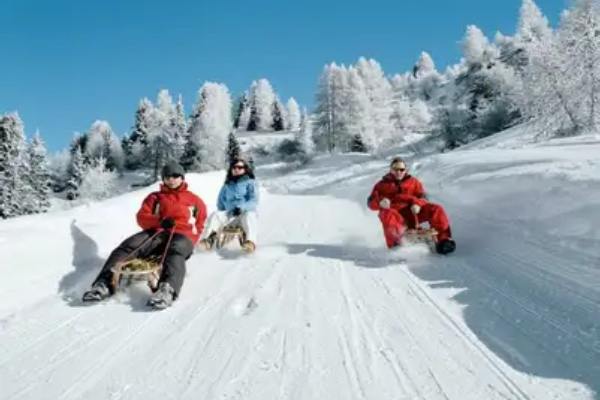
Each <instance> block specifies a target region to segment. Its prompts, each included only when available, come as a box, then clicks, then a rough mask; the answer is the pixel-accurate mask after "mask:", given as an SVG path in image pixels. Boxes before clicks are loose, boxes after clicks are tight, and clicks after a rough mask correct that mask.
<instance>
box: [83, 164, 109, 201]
mask: <svg viewBox="0 0 600 400" xmlns="http://www.w3.org/2000/svg"><path fill="white" fill-rule="evenodd" d="M117 178H118V176H117V173H116V172H115V171H112V170H110V169H109V168H108V166H107V163H106V159H105V158H104V157H102V156H100V157H98V158H94V159H93V161H92V164H91V165H90V166H89V168H87V169H86V171H85V173H84V174H83V177H82V180H81V185H80V187H79V197H80V198H81V199H83V200H102V199H106V198H108V197H110V196H111V195H113V194H114V193H115V190H116V187H117Z"/></svg>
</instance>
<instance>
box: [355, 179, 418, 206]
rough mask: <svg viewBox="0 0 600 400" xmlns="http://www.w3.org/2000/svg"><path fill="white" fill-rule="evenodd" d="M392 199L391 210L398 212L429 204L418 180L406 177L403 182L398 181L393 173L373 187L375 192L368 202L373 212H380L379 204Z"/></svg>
mask: <svg viewBox="0 0 600 400" xmlns="http://www.w3.org/2000/svg"><path fill="white" fill-rule="evenodd" d="M384 198H388V199H390V202H391V203H392V205H391V208H394V209H396V210H398V211H401V210H402V209H405V208H407V207H410V206H412V205H413V204H418V205H419V206H421V207H422V206H424V205H425V204H427V200H426V199H425V190H424V189H423V185H422V184H421V182H419V180H418V179H417V178H414V177H412V176H410V175H406V176H405V177H404V178H402V180H398V179H396V177H394V175H392V174H391V173H389V174H387V175H385V176H384V177H383V178H381V180H380V181H379V182H377V183H376V184H375V186H374V187H373V191H372V192H371V195H370V196H369V199H368V200H367V204H368V205H369V208H370V209H371V210H375V211H377V210H379V202H380V201H381V200H382V199H384Z"/></svg>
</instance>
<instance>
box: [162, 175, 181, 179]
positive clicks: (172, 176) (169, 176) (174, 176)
mask: <svg viewBox="0 0 600 400" xmlns="http://www.w3.org/2000/svg"><path fill="white" fill-rule="evenodd" d="M168 178H174V179H177V178H183V175H179V174H173V175H167V176H165V178H164V179H168Z"/></svg>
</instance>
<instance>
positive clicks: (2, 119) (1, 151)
mask: <svg viewBox="0 0 600 400" xmlns="http://www.w3.org/2000/svg"><path fill="white" fill-rule="evenodd" d="M27 167H28V165H27V157H26V152H25V132H24V128H23V121H21V118H20V117H19V114H17V113H9V114H4V115H2V116H0V218H10V217H14V216H17V215H22V214H24V210H23V203H22V197H23V195H24V194H25V193H26V191H27V184H26V182H25V181H24V179H23V178H24V174H25V173H26V168H27Z"/></svg>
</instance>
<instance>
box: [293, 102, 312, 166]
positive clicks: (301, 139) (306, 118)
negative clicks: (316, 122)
mask: <svg viewBox="0 0 600 400" xmlns="http://www.w3.org/2000/svg"><path fill="white" fill-rule="evenodd" d="M296 132H297V133H296V134H295V138H296V141H298V143H300V148H301V149H302V151H303V152H304V154H305V155H306V157H307V158H310V157H312V155H313V154H314V152H315V142H314V139H313V122H312V119H311V117H310V115H309V114H308V111H307V110H306V107H305V108H304V110H303V112H302V119H301V120H300V129H299V130H298V131H296Z"/></svg>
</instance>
